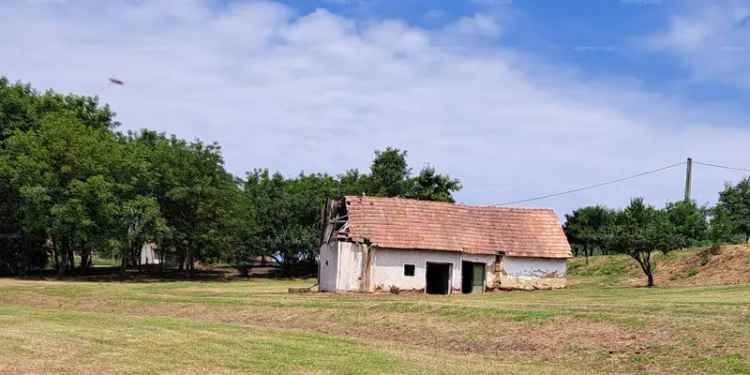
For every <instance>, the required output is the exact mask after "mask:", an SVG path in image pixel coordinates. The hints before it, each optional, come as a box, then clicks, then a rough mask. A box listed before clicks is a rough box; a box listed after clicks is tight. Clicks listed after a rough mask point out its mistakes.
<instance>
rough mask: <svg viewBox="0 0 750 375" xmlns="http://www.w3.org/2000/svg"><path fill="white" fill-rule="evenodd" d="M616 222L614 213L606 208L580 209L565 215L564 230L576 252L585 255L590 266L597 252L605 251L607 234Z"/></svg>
mask: <svg viewBox="0 0 750 375" xmlns="http://www.w3.org/2000/svg"><path fill="white" fill-rule="evenodd" d="M613 222H614V212H613V211H612V210H610V209H608V208H606V207H604V206H589V207H583V208H579V209H577V210H575V211H573V213H572V214H567V215H565V225H564V226H563V230H564V231H565V235H566V236H567V237H568V241H569V242H570V244H571V245H572V247H573V250H574V251H575V252H576V255H578V254H581V253H582V254H583V256H584V257H586V263H587V264H588V261H589V256H591V255H593V253H594V251H595V250H599V251H600V252H603V251H605V249H606V245H607V243H606V241H607V234H608V233H609V231H610V226H611V225H612V224H613Z"/></svg>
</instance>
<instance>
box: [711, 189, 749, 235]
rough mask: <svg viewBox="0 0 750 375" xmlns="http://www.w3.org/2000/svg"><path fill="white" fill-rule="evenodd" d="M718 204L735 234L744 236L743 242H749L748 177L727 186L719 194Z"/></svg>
mask: <svg viewBox="0 0 750 375" xmlns="http://www.w3.org/2000/svg"><path fill="white" fill-rule="evenodd" d="M719 203H720V204H721V205H722V207H723V209H724V210H726V214H727V216H728V218H729V220H731V221H732V226H733V228H734V230H735V232H736V233H737V234H742V235H743V236H744V239H745V242H749V241H750V177H748V178H745V179H743V180H742V181H740V182H738V183H737V184H736V185H731V184H727V185H726V186H725V187H724V191H722V192H721V193H719Z"/></svg>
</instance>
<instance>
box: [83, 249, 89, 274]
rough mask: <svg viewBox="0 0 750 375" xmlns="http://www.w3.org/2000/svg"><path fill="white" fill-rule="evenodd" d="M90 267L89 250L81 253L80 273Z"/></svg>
mask: <svg viewBox="0 0 750 375" xmlns="http://www.w3.org/2000/svg"><path fill="white" fill-rule="evenodd" d="M90 265H91V250H82V251H81V271H85V270H88V268H89V266H90Z"/></svg>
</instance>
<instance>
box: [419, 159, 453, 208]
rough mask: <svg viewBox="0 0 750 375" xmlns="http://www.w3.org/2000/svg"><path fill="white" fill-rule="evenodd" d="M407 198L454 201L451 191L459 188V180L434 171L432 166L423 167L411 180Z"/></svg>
mask: <svg viewBox="0 0 750 375" xmlns="http://www.w3.org/2000/svg"><path fill="white" fill-rule="evenodd" d="M410 185H411V186H410V191H409V193H408V194H407V197H408V198H415V199H420V200H429V201H442V202H451V203H452V202H454V199H453V192H456V191H459V190H461V182H460V181H459V180H456V179H452V178H450V176H443V175H440V174H438V173H437V172H435V168H433V167H425V168H424V169H422V170H421V171H420V172H419V175H417V177H415V178H414V179H412V180H411V183H410Z"/></svg>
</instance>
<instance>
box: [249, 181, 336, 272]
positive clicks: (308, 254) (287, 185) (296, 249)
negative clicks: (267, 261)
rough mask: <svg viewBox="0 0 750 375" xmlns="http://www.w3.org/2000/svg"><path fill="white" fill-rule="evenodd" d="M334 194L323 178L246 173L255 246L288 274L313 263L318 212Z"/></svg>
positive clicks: (316, 246)
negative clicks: (254, 223)
mask: <svg viewBox="0 0 750 375" xmlns="http://www.w3.org/2000/svg"><path fill="white" fill-rule="evenodd" d="M336 191H337V184H336V180H334V179H333V178H332V177H330V176H327V175H320V174H312V175H304V174H300V175H299V176H298V177H297V178H294V179H286V178H284V177H283V176H282V175H281V174H279V173H275V174H273V175H270V174H269V172H268V170H257V169H256V170H254V171H253V172H252V173H250V174H248V177H247V180H246V183H245V192H246V194H247V196H248V197H249V199H250V201H251V202H252V205H253V206H254V207H255V212H256V223H257V226H258V235H257V243H259V244H261V246H262V247H263V248H264V249H265V251H263V254H265V255H269V256H272V257H274V258H275V259H276V260H277V261H278V262H279V263H280V264H281V265H282V266H283V268H284V270H285V271H286V272H287V273H288V274H289V273H291V272H292V269H293V268H294V267H295V266H296V265H301V264H302V265H304V264H308V265H310V264H314V258H315V251H316V250H317V248H318V247H319V246H320V243H319V241H320V239H319V233H320V209H321V207H322V206H323V204H324V203H325V201H326V199H328V198H329V197H331V196H334V195H335V194H336Z"/></svg>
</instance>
